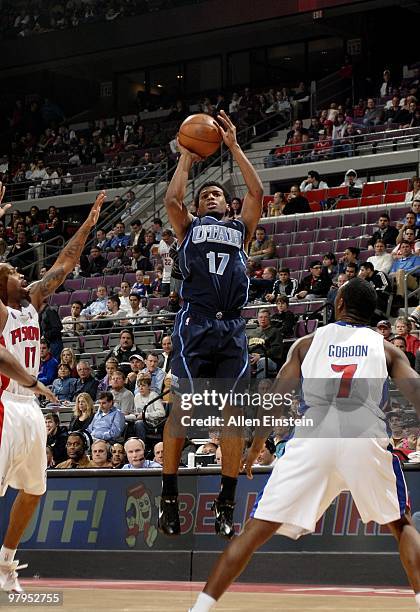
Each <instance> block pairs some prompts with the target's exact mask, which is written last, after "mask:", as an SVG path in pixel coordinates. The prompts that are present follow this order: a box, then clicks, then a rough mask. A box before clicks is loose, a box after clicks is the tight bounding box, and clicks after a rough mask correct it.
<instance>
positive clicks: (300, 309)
mask: <svg viewBox="0 0 420 612" xmlns="http://www.w3.org/2000/svg"><path fill="white" fill-rule="evenodd" d="M289 309H290V310H291V311H292V312H293V314H295V315H301V314H305V312H306V311H307V304H301V303H300V302H296V303H294V302H290V304H289Z"/></svg>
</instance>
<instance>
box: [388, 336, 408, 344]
mask: <svg viewBox="0 0 420 612" xmlns="http://www.w3.org/2000/svg"><path fill="white" fill-rule="evenodd" d="M394 340H402V341H403V342H404V344H405V346H407V340H406V339H405V338H404V336H394V337H393V338H392V340H391V342H394Z"/></svg>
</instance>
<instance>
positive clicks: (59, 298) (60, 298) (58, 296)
mask: <svg viewBox="0 0 420 612" xmlns="http://www.w3.org/2000/svg"><path fill="white" fill-rule="evenodd" d="M70 295H71V293H69V292H67V291H61V292H60V293H53V294H52V296H51V297H50V304H51V306H65V305H66V304H68V303H69V298H70Z"/></svg>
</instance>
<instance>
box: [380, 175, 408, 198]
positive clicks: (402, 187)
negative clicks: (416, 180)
mask: <svg viewBox="0 0 420 612" xmlns="http://www.w3.org/2000/svg"><path fill="white" fill-rule="evenodd" d="M409 190H410V179H408V178H404V179H394V180H392V181H388V182H387V184H386V189H385V195H390V194H394V193H403V194H406V193H407V191H409Z"/></svg>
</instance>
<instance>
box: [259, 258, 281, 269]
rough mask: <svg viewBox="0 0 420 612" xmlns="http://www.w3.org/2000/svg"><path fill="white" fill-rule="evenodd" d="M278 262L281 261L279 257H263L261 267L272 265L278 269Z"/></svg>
mask: <svg viewBox="0 0 420 612" xmlns="http://www.w3.org/2000/svg"><path fill="white" fill-rule="evenodd" d="M278 263H279V260H278V259H277V258H276V259H262V260H261V267H262V268H268V267H271V268H276V270H277V266H278Z"/></svg>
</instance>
